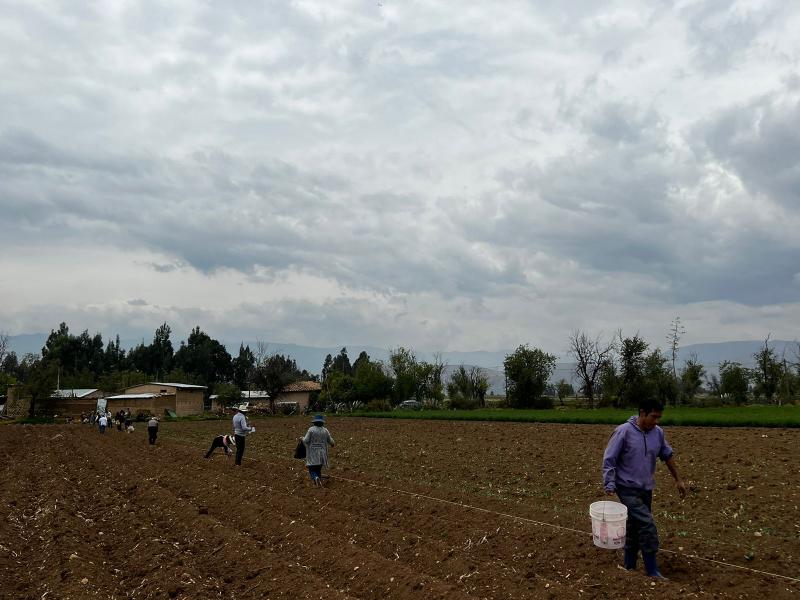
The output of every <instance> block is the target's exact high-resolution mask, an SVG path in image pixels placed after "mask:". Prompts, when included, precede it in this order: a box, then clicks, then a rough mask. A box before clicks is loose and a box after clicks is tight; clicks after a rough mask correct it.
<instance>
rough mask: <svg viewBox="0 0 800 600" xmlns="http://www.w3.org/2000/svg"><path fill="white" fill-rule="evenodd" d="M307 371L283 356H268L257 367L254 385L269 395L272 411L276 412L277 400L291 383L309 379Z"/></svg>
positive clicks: (254, 373) (254, 374) (291, 359)
mask: <svg viewBox="0 0 800 600" xmlns="http://www.w3.org/2000/svg"><path fill="white" fill-rule="evenodd" d="M309 377H310V376H309V374H308V373H307V372H306V371H300V369H298V368H297V363H296V362H295V360H294V359H293V358H291V357H289V356H284V355H282V354H272V355H270V356H266V357H264V358H263V359H262V361H261V362H260V363H259V364H257V365H256V367H255V370H254V372H253V385H254V386H255V387H257V388H258V389H259V390H263V391H265V392H266V393H267V394H269V404H270V410H271V411H272V412H273V413H274V412H275V399H276V398H277V397H278V396H279V395H280V393H281V391H282V390H283V389H284V388H285V387H286V386H287V385H289V384H290V383H294V382H295V381H301V380H303V379H308V378H309Z"/></svg>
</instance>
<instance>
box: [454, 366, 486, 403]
mask: <svg viewBox="0 0 800 600" xmlns="http://www.w3.org/2000/svg"><path fill="white" fill-rule="evenodd" d="M488 391H489V379H488V378H487V377H486V375H485V374H484V372H483V369H481V368H480V367H470V368H469V369H467V368H466V367H465V366H464V365H459V366H458V367H457V368H456V369H455V370H454V371H453V372H452V374H451V375H450V380H449V381H448V382H447V395H448V397H449V398H450V408H455V409H473V408H479V407H484V406H486V392H488Z"/></svg>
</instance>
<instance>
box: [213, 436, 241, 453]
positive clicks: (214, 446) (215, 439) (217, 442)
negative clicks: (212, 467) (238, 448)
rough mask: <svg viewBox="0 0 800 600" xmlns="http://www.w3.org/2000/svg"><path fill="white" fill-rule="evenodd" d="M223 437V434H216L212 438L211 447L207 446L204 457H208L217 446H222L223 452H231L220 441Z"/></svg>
mask: <svg viewBox="0 0 800 600" xmlns="http://www.w3.org/2000/svg"><path fill="white" fill-rule="evenodd" d="M223 437H224V436H221V435H218V436H217V437H215V438H214V441H213V442H211V448H209V449H208V452H206V458H209V457H210V456H211V455H212V454H213V452H214V450H216V449H217V448H222V449H223V450H224V451H225V454H230V453H231V451H230V450H229V449H228V448H227V447H226V446H225V444H224V443H223V442H222V438H223ZM237 443H238V442H237Z"/></svg>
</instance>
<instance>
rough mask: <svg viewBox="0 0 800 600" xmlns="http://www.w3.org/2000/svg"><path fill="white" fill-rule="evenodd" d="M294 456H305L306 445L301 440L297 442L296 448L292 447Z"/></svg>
mask: <svg viewBox="0 0 800 600" xmlns="http://www.w3.org/2000/svg"><path fill="white" fill-rule="evenodd" d="M294 457H295V458H305V457H306V445H305V444H304V443H303V440H300V441H299V442H297V448H295V449H294Z"/></svg>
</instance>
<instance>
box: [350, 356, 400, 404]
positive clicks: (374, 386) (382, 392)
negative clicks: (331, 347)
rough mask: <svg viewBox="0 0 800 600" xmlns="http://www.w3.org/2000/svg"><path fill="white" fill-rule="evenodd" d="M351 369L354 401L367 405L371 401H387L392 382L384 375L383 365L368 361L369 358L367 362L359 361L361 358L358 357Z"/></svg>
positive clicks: (389, 396)
mask: <svg viewBox="0 0 800 600" xmlns="http://www.w3.org/2000/svg"><path fill="white" fill-rule="evenodd" d="M362 354H364V353H362ZM353 367H354V369H355V376H354V377H353V392H354V397H355V400H358V401H360V402H363V403H367V402H370V401H372V400H388V399H389V398H391V397H392V386H393V384H394V381H393V380H392V378H391V377H390V376H389V375H388V373H386V369H385V367H384V366H383V364H381V363H379V362H373V361H371V360H369V357H367V360H361V356H359V357H358V359H357V360H356V362H355V363H354V365H353Z"/></svg>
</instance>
